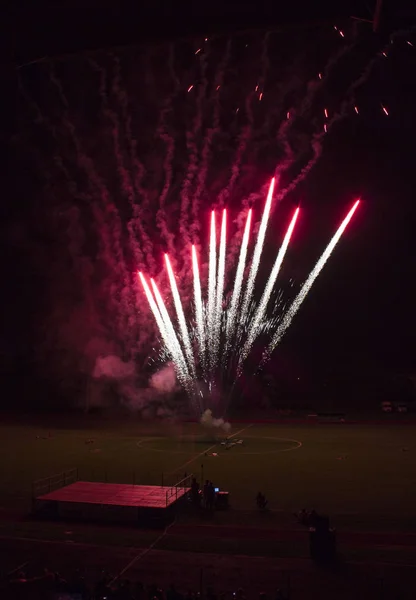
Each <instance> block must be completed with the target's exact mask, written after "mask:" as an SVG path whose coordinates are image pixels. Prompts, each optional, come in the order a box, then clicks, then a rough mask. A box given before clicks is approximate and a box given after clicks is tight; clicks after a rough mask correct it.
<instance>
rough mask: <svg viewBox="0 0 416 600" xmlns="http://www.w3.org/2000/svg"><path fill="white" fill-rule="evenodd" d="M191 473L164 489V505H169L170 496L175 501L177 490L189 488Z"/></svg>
mask: <svg viewBox="0 0 416 600" xmlns="http://www.w3.org/2000/svg"><path fill="white" fill-rule="evenodd" d="M192 478H193V475H192V474H191V475H187V476H186V477H184V478H183V479H181V480H180V481H178V482H177V483H175V484H174V485H172V486H171V487H168V488H167V490H166V506H169V502H170V501H171V500H172V498H173V497H174V498H175V501H176V500H177V499H178V490H189V489H190V487H191V482H192Z"/></svg>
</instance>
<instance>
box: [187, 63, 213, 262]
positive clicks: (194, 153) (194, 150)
mask: <svg viewBox="0 0 416 600" xmlns="http://www.w3.org/2000/svg"><path fill="white" fill-rule="evenodd" d="M200 64H201V77H202V83H201V85H199V87H198V93H197V100H196V111H195V117H194V119H193V126H192V131H187V132H186V146H187V150H188V155H189V165H188V172H187V174H186V176H185V183H184V185H183V187H182V192H181V220H180V232H181V237H182V239H183V241H184V242H185V246H186V245H187V243H188V242H189V241H190V239H189V235H190V232H189V230H188V222H189V215H188V209H189V207H190V208H191V212H192V214H194V210H193V202H192V199H191V195H192V185H193V183H194V179H195V177H196V174H197V171H198V146H197V142H196V140H197V138H198V134H199V132H200V130H201V127H202V120H203V119H202V105H203V100H204V98H205V94H206V88H207V85H208V82H207V79H206V70H207V61H206V60H205V57H204V56H203V55H201V58H200ZM187 257H188V255H186V258H187ZM184 268H185V269H186V268H187V265H186V263H185V266H184Z"/></svg>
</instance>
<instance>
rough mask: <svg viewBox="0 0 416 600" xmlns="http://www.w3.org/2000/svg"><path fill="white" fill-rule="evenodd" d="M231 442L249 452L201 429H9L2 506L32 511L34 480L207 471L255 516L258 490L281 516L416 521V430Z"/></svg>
mask: <svg viewBox="0 0 416 600" xmlns="http://www.w3.org/2000/svg"><path fill="white" fill-rule="evenodd" d="M230 433H231V435H235V437H236V438H237V439H238V438H242V439H243V440H244V444H243V445H241V446H239V445H237V446H234V447H233V448H231V449H230V450H225V449H224V447H223V446H221V445H216V446H215V439H214V438H213V437H212V436H210V435H209V434H207V432H206V431H204V430H203V429H202V427H201V426H199V425H196V424H175V425H169V424H143V423H134V422H132V421H130V422H128V423H112V424H110V423H106V424H103V423H101V424H100V425H99V426H95V427H89V428H83V429H80V428H73V427H72V426H71V425H70V424H68V425H67V426H66V424H65V422H64V423H62V424H61V426H60V427H59V428H56V427H55V428H52V427H47V428H45V427H42V426H40V425H27V424H23V425H19V424H11V423H7V424H3V425H1V426H0V452H1V456H2V460H1V463H0V506H1V507H2V509H3V510H6V511H7V510H8V509H11V508H14V509H16V508H18V509H22V510H25V509H27V508H28V507H29V506H30V497H31V483H32V481H33V480H34V479H37V478H41V477H46V476H49V475H52V474H54V473H57V472H60V471H62V470H64V469H67V468H71V467H78V469H79V477H80V478H81V479H85V480H93V481H94V480H97V481H105V480H107V481H109V482H124V483H132V482H133V481H135V482H136V483H142V484H156V485H160V484H161V483H162V477H163V480H164V483H165V484H166V483H169V484H170V483H171V482H173V481H175V480H178V479H180V478H181V476H182V475H183V473H184V472H185V471H186V472H187V473H188V474H189V473H195V474H196V475H197V476H198V477H199V476H200V475H201V469H202V465H203V476H204V479H205V478H209V479H211V480H212V481H213V482H214V483H215V484H216V485H217V486H219V487H220V488H222V489H226V490H228V491H229V492H230V499H231V504H232V507H233V508H235V509H251V508H254V507H255V496H256V493H257V491H259V490H261V491H263V492H264V493H265V494H266V495H267V497H268V499H269V504H270V507H271V508H272V509H274V510H277V511H283V512H292V511H295V510H298V509H299V508H302V507H315V508H316V510H318V511H322V512H326V513H328V514H330V515H351V516H353V515H354V516H355V517H356V518H360V517H363V518H365V517H367V516H369V515H372V516H373V518H379V517H380V519H382V518H383V516H385V515H389V516H390V518H391V516H392V515H398V516H400V517H401V518H404V519H406V518H409V519H411V517H412V516H413V515H414V506H415V500H416V436H415V434H416V426H415V425H410V424H409V425H396V426H394V425H378V426H371V425H349V424H337V425H334V424H332V425H331V424H326V425H317V424H316V425H312V424H311V425H289V424H288V425H258V424H253V425H250V424H240V425H239V424H235V425H234V426H233V429H232V430H231V432H230ZM88 439H93V440H94V442H93V443H90V444H87V443H86V440H88ZM207 451H208V456H207V455H206V454H205V453H206V452H207ZM213 452H216V453H218V456H216V457H214V456H209V454H211V453H213ZM162 474H163V475H162Z"/></svg>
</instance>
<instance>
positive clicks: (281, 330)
mask: <svg viewBox="0 0 416 600" xmlns="http://www.w3.org/2000/svg"><path fill="white" fill-rule="evenodd" d="M359 203H360V201H359V200H357V201H356V202H355V204H354V206H353V207H352V208H351V210H350V211H349V213H348V214H347V216H346V217H345V219H344V220H343V221H342V223H341V225H340V226H339V228H338V229H337V231H336V233H335V235H334V236H333V238H332V239H331V241H330V242H329V244H328V246H327V247H326V248H325V250H324V252H323V253H322V255H321V257H320V258H319V260H318V262H317V263H316V265H315V266H314V268H313V269H312V271H311V272H310V274H309V276H308V278H307V279H306V281H305V283H304V284H303V286H302V288H301V290H300V292H299V294H298V295H297V296H296V298H295V299H294V301H293V302H292V304H291V305H290V307H289V309H288V311H287V312H286V314H285V316H284V317H283V319H282V322H281V323H280V325H279V327H278V328H277V330H276V332H275V334H274V336H273V338H272V341H271V342H270V344H269V345H268V347H267V348H266V350H265V352H264V353H263V358H262V361H261V364H264V363H265V362H266V361H267V360H268V359H269V358H270V356H271V354H272V352H273V350H274V349H275V348H276V346H277V345H278V344H279V342H280V341H281V339H282V338H283V336H284V334H285V333H286V331H287V329H288V328H289V326H290V324H291V322H292V320H293V317H294V316H295V315H296V313H297V312H298V310H299V308H300V307H301V305H302V302H303V301H304V300H305V298H306V296H307V295H308V292H309V290H310V289H311V287H312V285H313V282H314V281H315V279H316V278H317V277H318V275H319V273H320V272H321V271H322V269H323V267H324V265H325V263H326V261H327V260H328V258H329V257H330V256H331V253H332V251H333V249H334V248H335V246H336V245H337V243H338V242H339V240H340V238H341V236H342V234H343V233H344V231H345V229H346V227H347V225H348V223H349V222H350V221H351V219H352V216H353V214H354V213H355V211H356V209H357V206H358V204H359Z"/></svg>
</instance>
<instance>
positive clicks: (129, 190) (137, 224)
mask: <svg viewBox="0 0 416 600" xmlns="http://www.w3.org/2000/svg"><path fill="white" fill-rule="evenodd" d="M112 58H113V63H114V76H113V79H112V91H113V93H114V95H115V97H116V98H117V100H118V103H119V105H120V107H121V114H122V116H123V122H124V130H125V138H126V141H127V144H128V147H129V150H130V160H131V163H132V166H133V167H134V165H135V161H137V160H138V159H137V153H136V151H135V145H134V140H133V136H132V131H131V115H130V111H129V107H128V98H127V93H126V91H125V89H124V88H122V87H121V69H120V59H119V58H118V57H117V56H114V55H112ZM140 167H141V169H143V167H142V165H140ZM119 169H120V171H121V180H122V183H123V184H124V189H125V194H126V196H127V198H128V200H129V204H130V208H131V211H132V218H131V219H129V220H128V223H127V230H128V233H129V241H130V246H131V248H132V250H133V255H134V259H135V262H136V266H137V269H143V268H145V264H144V253H145V254H146V258H147V264H148V266H149V267H150V268H152V267H153V266H154V265H153V263H152V261H153V262H154V258H153V248H152V245H151V243H150V240H149V239H148V236H147V234H146V232H145V231H144V228H143V226H142V211H141V207H140V204H139V203H138V201H137V200H138V199H137V194H138V192H137V188H136V185H135V182H134V175H133V174H131V173H129V172H128V170H127V169H126V168H125V166H124V164H121V166H119ZM139 236H140V238H141V239H142V244H143V249H144V253H143V250H142V248H141V246H140V243H139V240H138V237H139Z"/></svg>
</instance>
